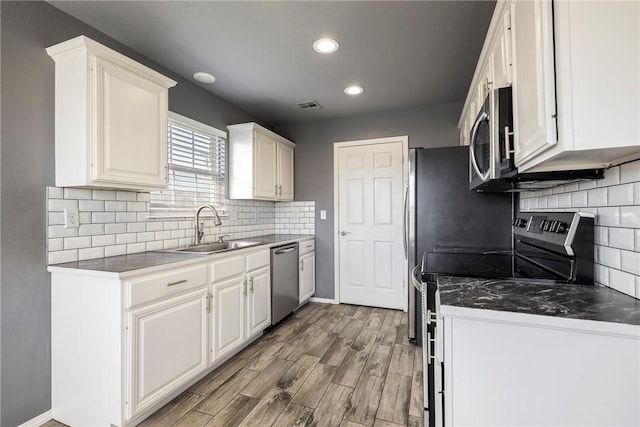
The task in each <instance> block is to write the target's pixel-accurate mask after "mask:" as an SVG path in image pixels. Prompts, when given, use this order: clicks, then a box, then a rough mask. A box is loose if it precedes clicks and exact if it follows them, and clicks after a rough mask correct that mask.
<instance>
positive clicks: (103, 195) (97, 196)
mask: <svg viewBox="0 0 640 427" xmlns="http://www.w3.org/2000/svg"><path fill="white" fill-rule="evenodd" d="M91 198H92V199H93V200H115V199H116V192H115V191H114V190H93V192H92V193H91Z"/></svg>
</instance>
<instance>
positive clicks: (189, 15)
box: [50, 0, 495, 125]
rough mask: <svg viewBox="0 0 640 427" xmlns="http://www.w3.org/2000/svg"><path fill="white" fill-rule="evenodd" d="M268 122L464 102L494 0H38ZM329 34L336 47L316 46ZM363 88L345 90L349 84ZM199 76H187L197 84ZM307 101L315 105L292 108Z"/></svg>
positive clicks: (304, 120) (329, 117)
mask: <svg viewBox="0 0 640 427" xmlns="http://www.w3.org/2000/svg"><path fill="white" fill-rule="evenodd" d="M50 3H51V4H52V5H54V6H55V7H57V8H59V9H61V10H63V11H64V12H66V13H68V14H70V15H72V16H74V17H76V18H78V19H79V20H81V21H83V22H85V23H87V24H89V25H91V26H92V27H94V28H96V29H98V30H100V31H102V32H103V33H105V34H107V35H109V36H111V37H112V38H114V39H116V40H118V41H119V42H121V43H123V44H125V45H127V46H129V47H131V48H132V49H134V50H136V51H138V52H140V53H141V54H143V55H145V56H147V57H148V58H150V59H152V60H154V61H156V62H157V63H160V64H162V65H164V66H166V67H167V68H169V69H171V70H173V71H175V72H177V73H178V74H180V75H182V76H183V77H185V78H189V79H191V78H192V75H193V73H194V72H196V71H206V72H209V73H211V74H213V75H214V76H215V77H216V82H215V83H214V84H212V85H201V86H202V87H203V88H205V89H207V90H209V91H210V92H212V93H214V94H216V95H218V96H219V97H221V98H223V99H226V100H228V101H230V102H231V103H233V104H235V105H237V106H238V107H240V108H242V109H244V110H245V111H247V112H249V113H251V114H253V115H255V116H256V117H258V118H260V119H261V120H264V121H265V122H267V123H270V124H272V125H280V124H292V123H299V122H309V121H316V120H326V119H332V118H337V117H344V116H349V115H355V114H363V113H369V112H374V111H385V110H391V109H401V108H411V107H417V106H424V105H433V104H442V103H448V102H456V101H462V100H464V98H465V96H466V93H467V90H468V87H469V84H470V82H471V78H472V76H473V71H474V69H475V65H476V61H477V59H478V57H479V55H480V50H481V48H482V43H483V40H484V37H485V34H486V32H487V28H488V26H489V21H490V20H491V14H492V12H493V8H494V5H495V2H494V1H481V0H476V1H342V2H340V1H283V2H281V1H258V2H249V1H50ZM321 37H332V38H335V39H336V40H338V42H339V43H340V49H339V50H338V51H337V52H336V53H333V54H331V55H321V54H318V53H316V52H315V51H314V50H313V48H312V45H313V42H314V41H315V40H316V39H318V38H321ZM353 83H356V84H359V85H361V86H363V87H364V88H365V92H364V93H363V94H362V95H359V96H348V95H345V93H344V92H343V90H344V88H345V87H346V86H348V85H350V84H353ZM198 84H199V83H198ZM312 100H317V101H318V102H319V103H320V104H321V105H322V107H323V108H322V109H315V110H302V109H301V108H300V107H298V106H297V104H298V103H300V102H306V101H312Z"/></svg>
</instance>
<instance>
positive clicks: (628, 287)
mask: <svg viewBox="0 0 640 427" xmlns="http://www.w3.org/2000/svg"><path fill="white" fill-rule="evenodd" d="M635 282H636V278H635V276H634V275H633V274H631V273H627V272H624V271H620V270H616V269H614V268H610V269H609V284H608V286H609V287H611V288H613V289H615V290H616V291H619V292H622V293H625V294H627V295H631V296H632V297H637V296H638V295H636V283H635Z"/></svg>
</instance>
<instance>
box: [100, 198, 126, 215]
mask: <svg viewBox="0 0 640 427" xmlns="http://www.w3.org/2000/svg"><path fill="white" fill-rule="evenodd" d="M104 210H105V211H108V212H125V211H126V210H127V202H121V201H118V200H108V201H106V202H104Z"/></svg>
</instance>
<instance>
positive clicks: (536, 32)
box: [458, 0, 640, 172]
mask: <svg viewBox="0 0 640 427" xmlns="http://www.w3.org/2000/svg"><path fill="white" fill-rule="evenodd" d="M639 15H640V3H638V2H578V1H542V0H536V1H510V0H508V1H501V0H499V1H498V2H497V4H496V9H495V11H494V16H493V19H492V21H491V24H490V26H489V31H488V34H487V38H486V40H485V45H484V47H483V50H482V53H481V55H480V60H479V62H478V66H477V67H476V73H475V74H474V78H473V81H472V85H471V88H470V91H469V94H468V95H467V101H466V103H465V109H464V111H463V114H462V116H461V118H460V122H459V125H458V127H459V129H460V131H461V137H460V140H461V143H463V144H464V143H466V141H467V140H468V135H467V133H468V125H467V126H465V122H468V121H469V117H470V116H473V115H474V114H475V112H472V111H471V110H473V109H474V108H475V109H477V102H478V101H477V100H478V97H479V96H478V87H479V85H481V84H482V80H483V79H485V76H486V74H487V71H486V70H487V69H488V67H489V66H488V65H487V64H492V70H491V72H492V73H493V82H494V83H495V84H494V87H495V88H497V87H501V86H508V85H509V84H512V86H513V96H514V132H515V134H514V149H515V162H516V166H517V167H518V170H519V171H520V172H525V171H526V172H541V171H554V170H569V169H588V168H602V167H607V166H610V165H612V164H617V163H621V162H623V161H626V160H631V159H634V158H638V157H640V125H639V122H638V120H639V119H638V118H639V117H640V97H638V93H640V79H639V78H638V69H639V68H640V38H639V37H638V34H639V33H640V21H639V20H638V16H639ZM500 33H502V34H509V37H510V40H509V39H508V38H504V37H500V36H499V34H500ZM501 43H503V44H504V48H499V47H498V46H499V45H500V44H501ZM499 51H502V52H504V56H503V58H506V59H507V61H511V64H510V65H511V67H504V66H501V65H500V64H499V63H500V61H499V60H497V59H496V58H497V57H494V59H490V57H491V55H495V54H496V53H497V52H499ZM506 64H507V63H505V64H503V65H506ZM501 69H502V70H506V71H507V72H506V73H503V72H500V73H499V74H500V75H499V74H498V70H501ZM509 72H511V73H512V74H511V76H512V79H511V81H510V77H509V76H510V74H509ZM505 75H506V79H505V77H504V76H505ZM472 104H473V105H472ZM472 107H474V108H472Z"/></svg>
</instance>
